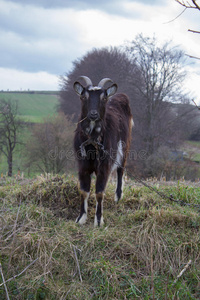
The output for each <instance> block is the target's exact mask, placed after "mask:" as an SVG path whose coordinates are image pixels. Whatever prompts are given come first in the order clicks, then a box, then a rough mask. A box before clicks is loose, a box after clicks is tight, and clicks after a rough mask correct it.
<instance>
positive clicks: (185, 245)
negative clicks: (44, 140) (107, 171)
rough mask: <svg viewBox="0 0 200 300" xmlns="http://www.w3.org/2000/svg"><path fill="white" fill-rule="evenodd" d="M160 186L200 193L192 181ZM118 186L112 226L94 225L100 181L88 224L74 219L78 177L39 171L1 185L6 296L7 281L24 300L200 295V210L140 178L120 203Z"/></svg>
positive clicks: (1, 295) (108, 210) (107, 214)
mask: <svg viewBox="0 0 200 300" xmlns="http://www.w3.org/2000/svg"><path fill="white" fill-rule="evenodd" d="M159 188H160V189H162V190H165V192H169V193H172V192H173V193H174V194H175V195H179V196H180V192H181V193H182V194H183V195H186V196H187V199H188V201H192V197H193V196H192V195H193V194H194V195H195V201H197V195H198V192H199V191H198V187H194V188H193V187H192V185H191V186H190V187H188V184H187V186H185V187H184V185H181V188H180V185H178V184H177V185H174V186H170V190H168V187H167V188H166V187H164V186H162V185H161V186H160V187H159ZM114 189H115V187H114V186H113V185H112V184H109V185H108V187H107V192H106V197H105V201H104V218H105V223H106V225H105V227H103V228H94V227H93V218H94V211H95V198H94V186H93V189H92V193H91V196H90V200H89V218H88V222H87V224H86V225H85V226H82V227H81V226H79V225H77V224H75V222H74V220H75V218H76V217H77V214H78V212H79V205H80V203H79V192H78V188H77V180H75V179H72V178H69V177H68V178H65V176H58V175H57V176H48V177H43V176H40V177H38V178H36V179H35V180H32V181H25V182H16V181H12V182H10V183H6V184H4V185H2V186H1V187H0V197H1V198H0V248H1V255H0V262H1V265H2V269H1V270H2V272H3V275H4V278H5V282H4V283H3V281H2V280H1V279H0V299H6V297H7V296H6V292H5V285H6V287H7V293H8V295H9V296H10V299H20V300H21V299H61V300H62V299H198V298H200V287H199V278H200V255H199V253H200V251H199V250H200V240H199V226H200V215H199V212H198V211H195V210H194V209H192V208H185V207H180V206H178V205H177V204H173V203H168V202H166V201H165V200H163V199H160V198H159V196H158V195H156V194H154V193H152V192H150V191H149V190H147V189H146V188H144V187H141V186H136V185H135V184H134V183H133V182H131V183H130V182H129V184H128V185H126V186H125V190H124V199H123V200H122V201H120V202H119V203H118V204H117V205H116V204H115V203H114V201H113V197H114ZM190 260H191V261H192V262H191V264H190V265H188V262H189V261H190ZM187 265H188V266H187ZM186 266H187V268H186V269H185V272H182V273H181V271H182V270H184V268H185V267H186ZM180 274H181V276H179V275H180ZM178 276H179V277H178Z"/></svg>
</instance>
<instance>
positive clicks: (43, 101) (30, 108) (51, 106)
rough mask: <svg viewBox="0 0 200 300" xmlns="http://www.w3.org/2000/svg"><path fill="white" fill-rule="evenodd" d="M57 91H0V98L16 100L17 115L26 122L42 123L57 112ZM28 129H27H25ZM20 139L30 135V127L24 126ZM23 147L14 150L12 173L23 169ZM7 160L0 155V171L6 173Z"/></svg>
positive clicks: (23, 139) (24, 140)
mask: <svg viewBox="0 0 200 300" xmlns="http://www.w3.org/2000/svg"><path fill="white" fill-rule="evenodd" d="M58 98H59V92H54V91H52V92H50V91H49V92H0V99H4V100H11V101H17V102H18V111H19V116H20V117H21V118H22V119H23V120H24V121H25V122H28V123H42V122H44V119H45V118H46V117H48V116H52V115H53V114H55V113H56V112H57V105H58ZM27 129H28V130H27ZM21 135H22V136H23V138H22V141H23V142H24V143H26V140H27V138H28V136H29V135H30V129H29V128H25V130H23V132H22V133H21ZM22 150H23V147H22V146H18V147H16V149H15V152H14V159H13V174H14V175H15V174H17V171H18V170H19V169H20V170H21V171H24V168H23V162H24V153H23V151H22ZM7 168H8V166H7V161H6V157H5V156H4V155H0V173H3V174H6V172H7Z"/></svg>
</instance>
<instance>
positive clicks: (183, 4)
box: [175, 0, 200, 10]
mask: <svg viewBox="0 0 200 300" xmlns="http://www.w3.org/2000/svg"><path fill="white" fill-rule="evenodd" d="M175 1H176V2H178V3H179V4H180V5H182V6H184V7H185V8H195V9H198V10H200V6H199V4H197V3H196V0H191V1H192V3H193V5H191V4H190V3H189V2H188V1H187V2H185V1H184V0H175Z"/></svg>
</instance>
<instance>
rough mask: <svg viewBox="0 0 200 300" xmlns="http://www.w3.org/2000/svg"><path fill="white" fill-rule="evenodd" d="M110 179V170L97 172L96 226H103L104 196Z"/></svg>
mask: <svg viewBox="0 0 200 300" xmlns="http://www.w3.org/2000/svg"><path fill="white" fill-rule="evenodd" d="M107 181H108V170H107V171H106V170H104V172H100V173H99V174H97V180H96V213H95V218H94V226H95V227H96V226H103V224H104V221H103V198H104V191H105V188H106V184H107Z"/></svg>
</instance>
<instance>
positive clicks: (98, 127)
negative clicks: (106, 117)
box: [81, 119, 103, 139]
mask: <svg viewBox="0 0 200 300" xmlns="http://www.w3.org/2000/svg"><path fill="white" fill-rule="evenodd" d="M81 127H82V130H83V132H84V133H85V134H86V135H87V136H88V137H91V138H94V139H95V138H97V137H98V136H99V135H100V134H101V132H102V127H103V126H102V120H101V119H99V120H95V121H91V120H90V119H86V120H84V121H83V122H82V124H81Z"/></svg>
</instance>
